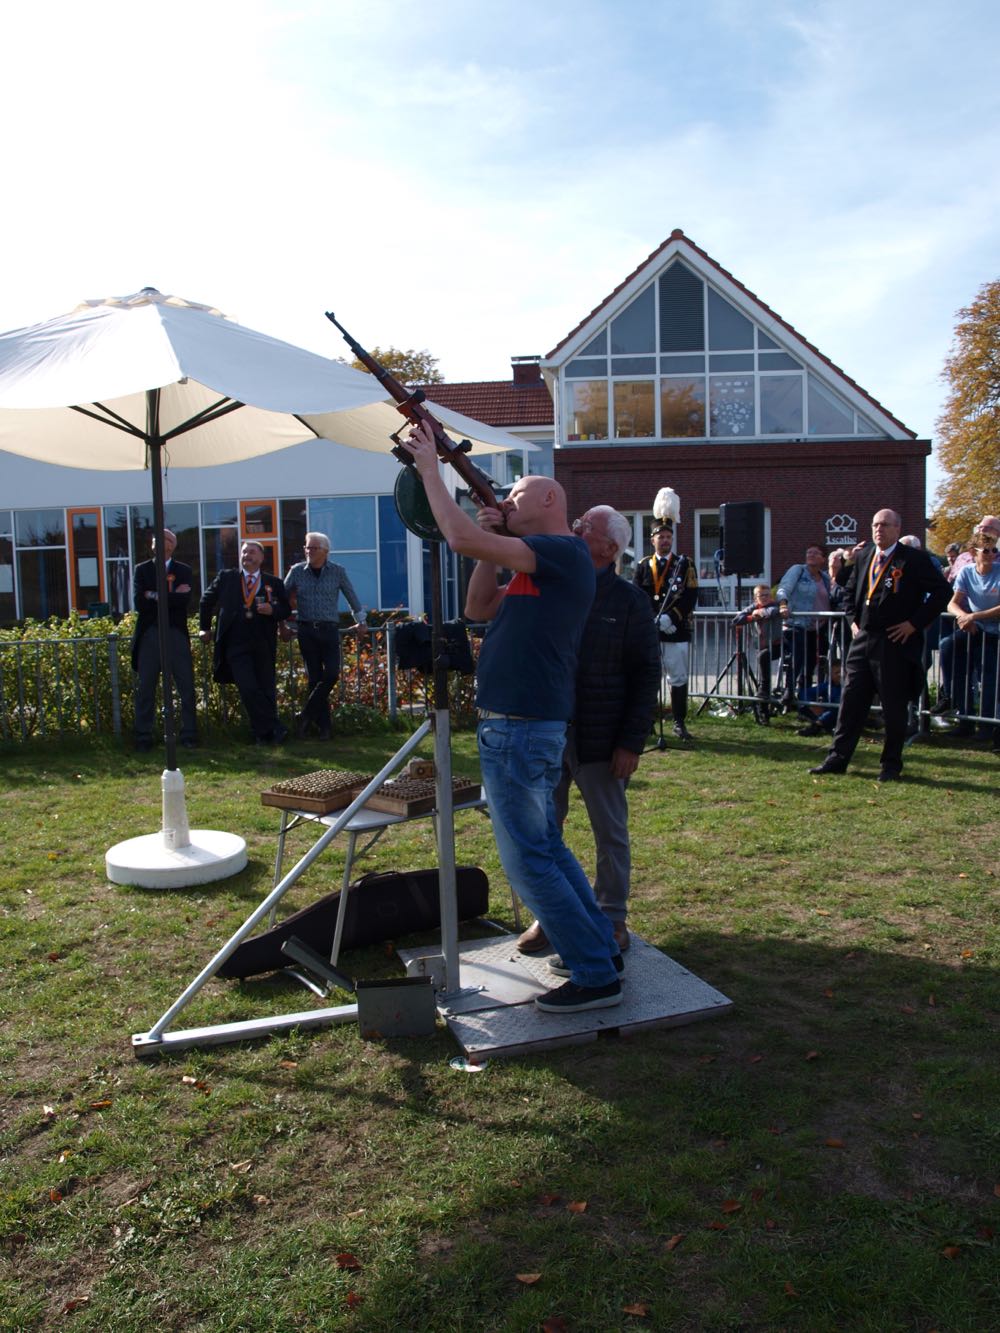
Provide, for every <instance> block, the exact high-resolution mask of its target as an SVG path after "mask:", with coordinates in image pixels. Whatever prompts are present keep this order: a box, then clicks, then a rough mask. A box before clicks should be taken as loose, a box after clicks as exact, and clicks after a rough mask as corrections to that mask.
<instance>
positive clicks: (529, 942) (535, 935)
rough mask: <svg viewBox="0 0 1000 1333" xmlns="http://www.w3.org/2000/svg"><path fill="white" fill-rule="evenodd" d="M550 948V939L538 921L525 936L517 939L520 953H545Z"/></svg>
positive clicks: (529, 928)
mask: <svg viewBox="0 0 1000 1333" xmlns="http://www.w3.org/2000/svg"><path fill="white" fill-rule="evenodd" d="M548 947H549V937H548V935H546V933H545V931H544V930H542V923H541V922H540V921H536V922H535V923H534V925H533V926H529V927H528V929H527V930H526V931H525V932H524V934H523V935H519V936H518V937H517V950H518V953H544V952H545V950H546V949H547V948H548Z"/></svg>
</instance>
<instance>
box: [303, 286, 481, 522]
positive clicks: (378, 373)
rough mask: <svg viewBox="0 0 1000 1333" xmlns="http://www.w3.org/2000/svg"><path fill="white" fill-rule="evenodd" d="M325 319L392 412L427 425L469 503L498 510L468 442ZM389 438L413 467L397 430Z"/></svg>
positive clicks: (340, 326)
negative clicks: (458, 438) (388, 400)
mask: <svg viewBox="0 0 1000 1333" xmlns="http://www.w3.org/2000/svg"><path fill="white" fill-rule="evenodd" d="M326 317H327V319H328V320H329V321H330V323H331V324H333V325H334V326H335V327H336V328H338V329H339V330H340V332H341V333H342V334H343V335H344V341H345V342H346V343H347V345H348V347H349V348H350V349H351V351H352V352H353V353H354V355H355V356H356V357H357V359H358V360H359V361H360V362H361V364H362V365H363V366H364V367H365V368H366V369H367V370H370V371H371V373H372V374H373V375H374V376H375V378H376V379H377V380H378V382H379V383H380V384H381V385H382V387H383V388H384V389H385V391H386V393H388V394H389V396H390V397H391V398H394V399H395V400H396V410H397V412H399V413H401V414H402V415H403V416H404V417H406V419H407V421H409V422H412V424H413V425H414V426H416V425H419V424H420V423H421V422H422V421H425V422H426V423H427V425H428V426H430V428H431V430H432V432H433V434H434V443H435V445H436V446H437V451H438V457H439V458H441V459H443V460H444V461H445V462H446V463H450V464H451V466H452V467H453V468H454V469H455V471H456V472H457V473H458V475H459V476H460V477H461V478H462V480H463V481H464V482H465V484H466V486H468V488H469V493H470V494H471V496H472V498H473V500H475V502H476V504H478V505H480V506H481V507H483V508H487V507H488V508H490V509H499V508H500V502H499V500H498V499H497V497H496V495H494V493H493V487H492V485H491V483H490V479H489V477H487V475H486V473H485V472H483V471H481V470H480V469H479V468H478V467H476V465H475V463H473V461H472V460H471V459H470V458H469V450H470V449H471V447H472V446H471V444H470V443H469V441H468V440H462V442H461V443H460V444H456V443H455V441H454V440H453V439H452V438H451V437H450V436H449V435H448V434H447V432H446V431H445V428H444V427H443V426H442V425H441V423H440V421H438V419H437V417H436V416H434V414H433V412H430V411H428V409H427V408H426V407H424V399H425V397H426V395H425V393H424V391H423V389H408V388H407V387H406V385H405V384H401V383H400V381H399V380H398V379H396V377H395V375H393V374H392V372H391V371H388V370H386V368H385V366H383V365H380V364H379V362H378V361H376V360H375V358H374V357H373V356H372V355H371V353H370V352H366V351H365V349H364V348H363V347H362V346H361V344H360V343H359V342H356V341H355V339H354V338H352V337H351V335H350V334H349V333H348V332H347V330H346V329H345V328H344V326H343V324H341V323H340V322H339V321H338V319H337V318H336V316H335V315H334V314H333V313H332V312H331V311H329V310H328V311H327V312H326ZM389 438H390V439H391V440H392V441H393V447H392V452H393V454H394V455H395V457H396V458H398V459H399V461H400V462H401V463H405V464H406V465H407V466H408V467H412V466H413V458H412V457H411V455H410V454H409V453H408V452H407V451H406V450H405V449H404V448H403V446H402V444H401V442H400V438H399V431H396V432H394V433H393V434H392V435H390V436H389Z"/></svg>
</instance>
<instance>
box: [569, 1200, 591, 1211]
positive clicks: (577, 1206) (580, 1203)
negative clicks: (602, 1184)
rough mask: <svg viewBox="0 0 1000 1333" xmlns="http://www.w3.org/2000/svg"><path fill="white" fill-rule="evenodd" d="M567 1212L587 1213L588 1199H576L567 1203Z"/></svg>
mask: <svg viewBox="0 0 1000 1333" xmlns="http://www.w3.org/2000/svg"><path fill="white" fill-rule="evenodd" d="M566 1211H567V1213H585V1212H586V1211H587V1200H586V1199H574V1201H573V1202H572V1203H568V1204H567V1205H566Z"/></svg>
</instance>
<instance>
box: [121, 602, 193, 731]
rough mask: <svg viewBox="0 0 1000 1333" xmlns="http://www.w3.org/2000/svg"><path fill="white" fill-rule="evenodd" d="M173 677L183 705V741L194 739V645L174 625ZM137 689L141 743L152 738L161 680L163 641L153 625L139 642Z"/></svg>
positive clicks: (171, 640)
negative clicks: (161, 643)
mask: <svg viewBox="0 0 1000 1333" xmlns="http://www.w3.org/2000/svg"><path fill="white" fill-rule="evenodd" d="M168 633H169V635H170V675H171V677H172V679H173V682H174V689H175V690H176V692H177V695H178V697H179V698H180V702H181V730H180V738H181V740H195V739H197V736H198V718H197V713H196V709H195V694H194V668H193V666H192V664H191V642H190V640H189V639H188V636H187V635H186V634H185V633H184V631H183V630H181V629H178V628H177V627H176V626H175V625H171V626H170V628H169V631H168ZM138 668H139V669H138V673H137V676H138V682H139V683H138V687H137V689H136V692H135V735H136V739H137V740H140V741H148V740H151V739H152V736H153V727H154V725H155V723H156V682H157V681H158V680H159V679H160V638H159V634H158V633H157V628H156V626H155V625H151V626H150V627H149V628H148V629H147V630H146V632H145V633H144V634H143V636H142V638H141V639H140V640H139V660H138Z"/></svg>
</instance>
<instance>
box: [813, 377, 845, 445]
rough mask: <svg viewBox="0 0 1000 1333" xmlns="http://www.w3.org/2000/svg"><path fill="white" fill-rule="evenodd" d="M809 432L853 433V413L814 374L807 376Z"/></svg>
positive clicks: (814, 433) (819, 433) (820, 433)
mask: <svg viewBox="0 0 1000 1333" xmlns="http://www.w3.org/2000/svg"><path fill="white" fill-rule="evenodd" d="M809 434H810V435H853V434H854V413H853V412H852V411H851V409H850V408H849V407H848V405H847V404H846V403H845V402H844V401H843V400H842V399H840V398H838V397H837V395H836V394H835V393H832V392H831V391H830V390H829V389H828V388H827V387H826V385H825V384H821V383H820V382H819V380H818V379H816V377H815V376H814V375H810V376H809Z"/></svg>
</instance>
